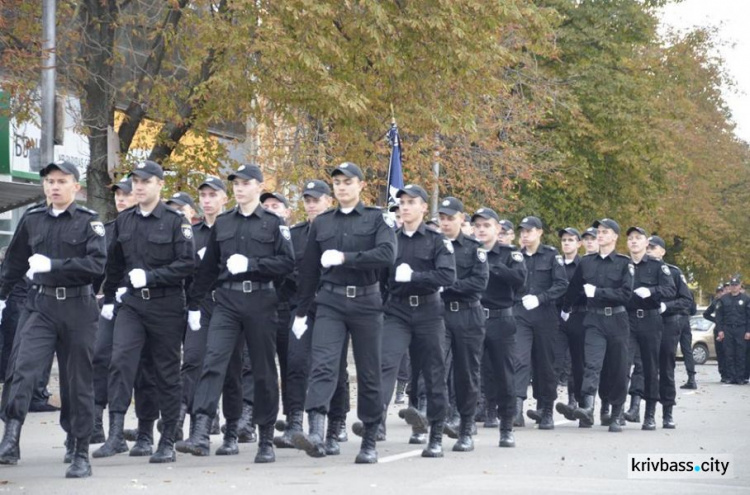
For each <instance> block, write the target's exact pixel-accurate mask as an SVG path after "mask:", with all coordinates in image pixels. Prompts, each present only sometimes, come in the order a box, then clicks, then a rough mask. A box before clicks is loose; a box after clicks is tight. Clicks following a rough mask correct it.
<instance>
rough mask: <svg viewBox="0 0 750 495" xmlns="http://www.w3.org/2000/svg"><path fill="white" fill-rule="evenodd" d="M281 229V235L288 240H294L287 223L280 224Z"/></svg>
mask: <svg viewBox="0 0 750 495" xmlns="http://www.w3.org/2000/svg"><path fill="white" fill-rule="evenodd" d="M279 230H280V231H281V235H282V236H283V237H284V239H286V240H287V241H291V240H292V234H291V232H289V227H287V226H286V225H279Z"/></svg>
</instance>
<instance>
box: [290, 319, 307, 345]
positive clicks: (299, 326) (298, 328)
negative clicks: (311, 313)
mask: <svg viewBox="0 0 750 495" xmlns="http://www.w3.org/2000/svg"><path fill="white" fill-rule="evenodd" d="M306 331H307V316H295V317H294V323H292V333H294V336H295V337H297V340H299V339H301V338H302V336H303V335H304V334H305V332H306Z"/></svg>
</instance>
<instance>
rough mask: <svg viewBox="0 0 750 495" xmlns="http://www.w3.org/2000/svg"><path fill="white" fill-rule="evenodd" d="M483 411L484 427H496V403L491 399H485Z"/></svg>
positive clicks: (497, 422)
mask: <svg viewBox="0 0 750 495" xmlns="http://www.w3.org/2000/svg"><path fill="white" fill-rule="evenodd" d="M484 404H485V406H486V407H485V412H484V427H485V428H497V427H498V425H500V422H499V421H498V419H497V405H495V404H493V403H492V402H491V401H488V400H487V401H485V403H484Z"/></svg>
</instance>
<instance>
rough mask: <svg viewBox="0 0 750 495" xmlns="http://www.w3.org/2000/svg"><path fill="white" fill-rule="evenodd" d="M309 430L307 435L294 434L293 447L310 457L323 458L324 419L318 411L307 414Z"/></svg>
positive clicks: (324, 453)
mask: <svg viewBox="0 0 750 495" xmlns="http://www.w3.org/2000/svg"><path fill="white" fill-rule="evenodd" d="M307 422H308V423H309V426H310V429H309V432H308V434H307V435H305V434H304V433H302V432H296V433H295V434H294V436H293V437H292V439H293V442H294V446H295V447H297V448H298V449H300V450H304V451H305V453H307V455H309V456H310V457H325V456H326V449H325V443H324V440H323V435H324V433H323V432H324V431H325V423H326V417H325V415H324V414H323V413H321V412H320V411H310V412H309V413H308V414H307Z"/></svg>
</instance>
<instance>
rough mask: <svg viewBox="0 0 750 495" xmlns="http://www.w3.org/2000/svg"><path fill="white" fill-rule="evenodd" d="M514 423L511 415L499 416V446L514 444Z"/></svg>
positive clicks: (511, 445) (512, 445) (513, 445)
mask: <svg viewBox="0 0 750 495" xmlns="http://www.w3.org/2000/svg"><path fill="white" fill-rule="evenodd" d="M514 424H515V423H514V422H513V417H512V416H504V417H502V418H500V444H499V445H500V447H515V446H516V439H515V437H514V436H513V425H514Z"/></svg>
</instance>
